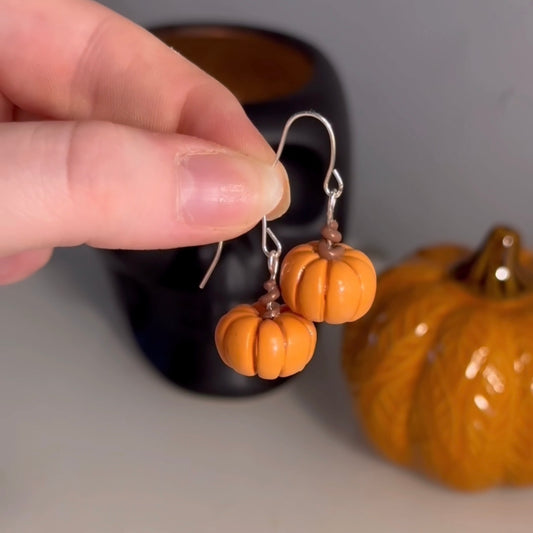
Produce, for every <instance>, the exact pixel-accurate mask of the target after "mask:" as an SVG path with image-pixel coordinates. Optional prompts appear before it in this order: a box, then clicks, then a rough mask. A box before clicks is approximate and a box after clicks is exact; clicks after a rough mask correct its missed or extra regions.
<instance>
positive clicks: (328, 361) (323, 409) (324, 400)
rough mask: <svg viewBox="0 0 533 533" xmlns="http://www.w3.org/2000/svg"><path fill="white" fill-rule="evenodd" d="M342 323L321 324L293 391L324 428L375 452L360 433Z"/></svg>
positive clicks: (351, 444)
mask: <svg viewBox="0 0 533 533" xmlns="http://www.w3.org/2000/svg"><path fill="white" fill-rule="evenodd" d="M342 331H343V330H342V326H328V325H324V326H321V327H320V328H319V330H318V335H319V340H318V347H317V351H316V354H315V356H314V358H313V359H312V361H311V363H309V365H308V366H307V367H306V369H305V370H304V371H303V372H302V374H301V375H300V376H298V377H297V378H295V380H294V383H292V384H291V385H290V386H291V387H292V390H293V394H294V395H295V396H296V398H297V399H298V401H301V403H302V404H303V405H304V407H305V409H306V410H308V411H309V412H310V414H311V415H312V416H314V417H316V419H317V420H318V422H319V423H320V424H322V425H323V426H324V429H325V430H326V431H328V432H330V433H332V434H333V435H334V437H335V438H339V439H341V440H343V441H345V442H347V443H349V445H350V446H353V447H355V448H357V449H358V450H361V451H365V452H367V453H372V452H371V450H370V447H369V446H368V444H367V442H366V441H365V438H364V437H363V435H362V434H361V433H360V431H359V428H358V424H357V421H356V419H355V416H354V414H353V411H352V401H351V398H350V395H349V392H348V387H347V383H346V380H345V378H344V376H343V374H342V368H341V356H340V353H341V342H342Z"/></svg>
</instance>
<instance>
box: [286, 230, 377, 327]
mask: <svg viewBox="0 0 533 533" xmlns="http://www.w3.org/2000/svg"><path fill="white" fill-rule="evenodd" d="M322 237H323V238H322V239H321V240H320V241H313V242H310V243H307V244H301V245H299V246H296V247H295V248H293V249H292V250H291V251H290V252H288V253H287V255H286V256H285V259H284V260H283V263H282V265H281V275H280V288H281V294H282V297H283V300H284V301H285V303H286V304H287V305H288V306H289V307H290V308H291V309H292V310H293V311H294V312H295V313H298V314H300V315H302V316H303V317H305V318H307V319H308V320H312V321H313V322H327V323H329V324H342V323H344V322H352V321H354V320H357V319H358V318H360V317H361V316H363V315H364V314H365V313H366V312H367V311H368V310H369V308H370V306H371V305H372V302H373V300H374V295H375V292H376V272H375V270H374V267H373V265H372V263H371V262H370V259H369V258H368V257H367V256H366V255H365V254H364V253H363V252H360V251H358V250H354V249H353V248H351V247H350V246H348V245H346V244H343V243H341V242H340V241H341V238H342V237H341V234H340V233H339V231H338V226H337V223H336V222H335V221H332V222H331V223H330V224H329V225H327V226H326V227H325V228H324V229H323V230H322Z"/></svg>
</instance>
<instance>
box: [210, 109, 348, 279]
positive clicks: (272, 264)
mask: <svg viewBox="0 0 533 533" xmlns="http://www.w3.org/2000/svg"><path fill="white" fill-rule="evenodd" d="M304 117H310V118H314V119H316V120H318V121H319V122H321V123H322V125H323V126H324V127H325V128H326V131H327V132H328V135H329V142H330V157H329V165H328V169H327V171H326V176H325V178H324V183H323V185H322V187H323V189H324V192H325V193H326V195H327V196H328V199H329V200H328V209H327V222H328V224H329V223H331V222H332V221H333V214H334V209H335V203H336V202H337V199H338V198H339V197H340V196H341V194H342V192H343V189H344V182H343V181H342V178H341V175H340V174H339V171H338V170H337V169H336V168H335V159H336V157H337V141H336V139H335V134H334V132H333V127H332V126H331V124H330V122H329V121H328V120H327V119H326V118H325V117H323V116H322V115H321V114H320V113H317V112H316V111H301V112H299V113H295V114H294V115H292V116H291V117H290V118H289V120H287V122H286V123H285V126H284V128H283V131H282V133H281V139H280V141H279V145H278V149H277V151H276V158H275V159H274V163H273V164H272V166H273V167H274V166H276V165H277V164H278V163H279V160H280V158H281V154H282V153H283V149H284V148H285V143H286V142H287V136H288V134H289V130H290V128H291V126H292V125H293V124H294V122H296V121H297V120H299V119H300V118H304ZM332 177H333V178H335V181H336V187H334V188H332V187H331V178H332ZM262 226H263V229H262V248H263V253H264V254H265V255H266V256H267V258H268V270H269V272H270V275H271V277H272V279H274V278H275V277H276V273H277V270H278V265H279V257H280V255H281V243H280V242H279V240H278V238H277V237H276V236H275V235H274V233H273V232H272V230H271V229H270V228H269V227H268V225H267V220H266V217H263V220H262ZM267 237H270V239H271V240H272V241H273V243H274V245H275V246H276V248H275V249H274V250H269V249H268V246H267ZM223 246H224V241H220V242H219V243H218V246H217V251H216V253H215V257H214V258H213V261H212V262H211V265H209V268H208V269H207V272H206V273H205V276H204V277H203V279H202V281H201V283H200V289H203V288H204V287H205V286H206V285H207V282H208V281H209V278H210V277H211V275H212V274H213V271H214V270H215V268H216V266H217V264H218V262H219V260H220V256H221V255H222V248H223ZM273 271H274V273H273Z"/></svg>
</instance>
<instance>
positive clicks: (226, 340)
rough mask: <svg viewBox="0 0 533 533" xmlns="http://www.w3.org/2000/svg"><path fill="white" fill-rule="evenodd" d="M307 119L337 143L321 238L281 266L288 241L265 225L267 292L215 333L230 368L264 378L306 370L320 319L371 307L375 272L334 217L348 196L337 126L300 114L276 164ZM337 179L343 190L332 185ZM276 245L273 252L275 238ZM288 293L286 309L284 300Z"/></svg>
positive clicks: (345, 317)
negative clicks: (344, 195)
mask: <svg viewBox="0 0 533 533" xmlns="http://www.w3.org/2000/svg"><path fill="white" fill-rule="evenodd" d="M302 117H312V118H315V119H317V120H319V121H320V122H321V123H322V124H323V125H324V126H325V128H326V129H327V131H328V134H329V137H330V142H331V156H330V164H329V167H328V170H327V173H326V177H325V179H324V184H323V188H324V192H325V193H326V195H327V197H328V208H327V220H326V225H325V226H324V228H323V229H322V232H321V235H322V238H321V239H320V240H317V241H312V242H309V243H307V244H301V245H299V246H296V247H295V248H293V249H292V250H290V251H289V252H288V253H287V255H286V256H285V258H284V259H283V262H282V264H281V273H280V282H279V286H278V283H277V275H278V270H279V264H280V258H281V252H282V247H281V243H280V242H279V240H278V239H277V237H276V236H275V235H274V233H273V232H272V230H271V229H270V228H269V227H268V225H267V220H266V217H264V218H263V221H262V249H263V253H264V254H265V255H266V257H267V265H268V271H269V273H270V277H269V279H268V280H267V281H266V282H265V284H264V285H263V287H264V289H265V291H266V293H265V294H264V295H263V296H262V297H261V298H259V300H258V301H257V302H256V303H254V304H252V305H249V304H243V305H239V306H237V307H235V308H234V309H232V310H230V311H229V312H228V313H226V314H225V315H224V316H223V317H222V318H221V319H220V320H219V322H218V325H217V327H216V330H215V343H216V347H217V350H218V353H219V355H220V357H221V359H222V361H224V363H225V364H226V365H228V366H229V367H230V368H232V369H233V370H235V371H236V372H238V373H239V374H243V375H245V376H255V375H257V376H259V377H260V378H263V379H276V378H278V377H287V376H291V375H293V374H296V373H297V372H300V371H301V370H303V368H304V367H305V366H306V365H307V363H308V362H309V361H310V360H311V358H312V357H313V354H314V351H315V347H316V342H317V334H316V328H315V325H314V322H327V323H329V324H342V323H345V322H353V321H355V320H357V319H358V318H360V317H362V316H363V315H364V314H365V313H366V312H367V311H368V310H369V309H370V306H371V305H372V302H373V300H374V295H375V292H376V273H375V270H374V267H373V265H372V263H371V262H370V260H369V259H368V257H367V256H366V255H365V254H364V253H363V252H360V251H358V250H354V249H353V248H351V247H350V246H348V245H346V244H344V243H342V242H341V241H342V235H341V234H340V232H339V230H338V224H337V222H336V221H335V219H334V210H335V204H336V202H337V200H338V198H339V197H340V196H341V194H342V192H343V187H344V184H343V181H342V178H341V176H340V174H339V172H338V171H337V170H336V169H335V168H334V166H335V156H336V142H335V135H334V133H333V128H332V127H331V124H330V123H329V122H328V121H327V120H326V119H325V118H324V117H323V116H322V115H320V114H318V113H316V112H314V111H303V112H301V113H296V114H295V115H293V116H292V117H290V118H289V120H288V121H287V123H286V125H285V128H284V130H283V133H282V136H281V140H280V144H279V147H278V150H277V153H276V159H275V161H274V165H276V164H277V163H278V162H279V160H280V157H281V153H282V151H283V148H284V146H285V141H286V138H287V134H288V131H289V128H290V127H291V125H292V124H293V123H294V122H295V121H296V120H298V119H299V118H302ZM332 178H335V181H336V187H331V183H330V182H331V179H332ZM269 240H270V241H271V244H272V246H271V247H270V248H269V243H268V241H269ZM222 246H223V243H222V242H219V244H218V248H217V253H216V255H215V258H214V259H213V262H212V263H211V266H210V267H209V269H208V271H207V273H206V275H205V277H204V279H203V280H202V283H201V284H200V287H201V288H203V287H204V286H205V285H206V283H207V280H208V279H209V277H210V276H211V274H212V272H213V270H214V268H215V266H216V264H217V263H218V260H219V258H220V255H221V252H222ZM280 296H282V298H283V300H284V302H285V304H283V305H282V304H280V303H278V301H277V300H278V299H279V297H280Z"/></svg>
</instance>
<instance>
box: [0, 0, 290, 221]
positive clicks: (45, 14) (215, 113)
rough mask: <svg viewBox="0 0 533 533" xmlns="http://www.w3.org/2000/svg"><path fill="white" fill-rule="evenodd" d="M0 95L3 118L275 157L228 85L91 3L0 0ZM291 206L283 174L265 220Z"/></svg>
mask: <svg viewBox="0 0 533 533" xmlns="http://www.w3.org/2000/svg"><path fill="white" fill-rule="evenodd" d="M2 95H3V96H2ZM2 99H4V100H7V102H11V103H12V106H11V108H9V107H6V109H4V110H2V107H5V106H2V105H1V102H0V120H10V118H9V115H10V114H11V116H14V115H19V116H26V115H29V116H43V117H49V118H52V119H60V120H79V119H97V120H105V121H110V122H116V123H120V124H126V125H131V126H135V127H140V128H145V129H150V130H153V131H160V132H167V133H174V132H177V133H182V134H185V135H189V136H193V137H198V138H201V139H206V140H209V141H212V142H214V143H217V144H220V145H222V146H226V147H228V148H231V149H232V150H235V151H238V152H242V153H244V154H247V155H250V156H252V157H254V158H256V159H259V160H262V161H264V162H273V161H274V153H273V151H272V149H271V147H270V146H269V145H268V143H267V142H266V141H265V139H264V138H263V136H262V135H261V134H260V133H259V132H258V130H257V129H256V128H255V127H254V126H253V124H252V123H251V122H250V120H249V119H248V117H247V116H246V114H245V112H244V110H243V109H242V106H241V105H240V104H239V102H238V101H237V99H236V98H235V97H234V96H233V95H232V94H231V93H230V92H229V91H228V90H227V89H226V88H225V87H223V86H222V85H221V84H220V83H218V82H217V81H216V80H214V79H213V78H212V77H210V76H209V75H207V74H206V73H205V72H203V71H202V70H200V69H199V68H197V67H196V66H195V65H193V64H192V63H190V62H189V61H187V60H186V59H185V58H184V57H182V56H181V55H179V54H177V53H176V52H174V51H173V50H171V49H170V48H169V47H168V46H166V45H165V44H163V43H162V42H161V41H159V40H158V39H156V38H155V37H154V36H153V35H152V34H150V33H149V32H147V31H146V30H144V29H142V28H140V27H139V26H137V25H135V24H134V23H133V22H131V21H129V20H127V19H125V18H124V17H122V16H120V15H118V14H117V13H115V12H113V11H111V10H109V9H107V8H106V7H104V6H102V5H100V4H97V3H96V2H92V1H89V0H48V1H47V2H44V3H43V2H42V1H41V0H25V1H24V2H20V0H2V2H0V100H2ZM20 110H22V112H21V111H20ZM2 115H4V116H3V117H2ZM289 203H290V193H289V184H288V181H285V183H284V195H283V197H282V200H281V201H280V204H279V205H278V206H275V208H274V210H273V211H272V212H271V213H270V217H269V218H276V217H278V216H280V215H281V214H282V213H283V212H285V211H286V209H287V208H288V206H289Z"/></svg>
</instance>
